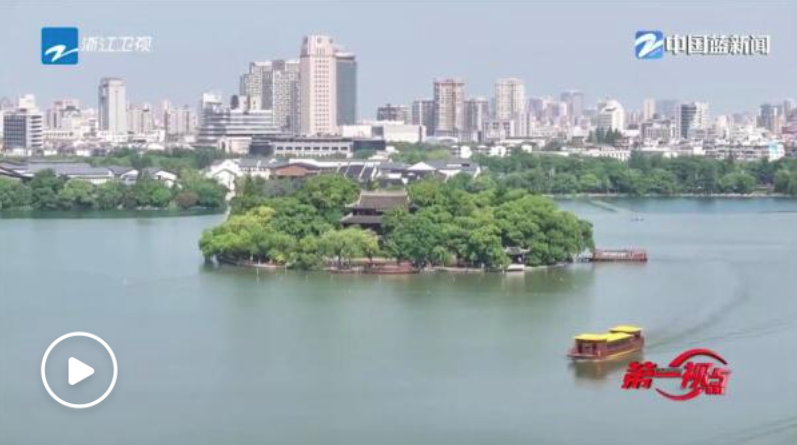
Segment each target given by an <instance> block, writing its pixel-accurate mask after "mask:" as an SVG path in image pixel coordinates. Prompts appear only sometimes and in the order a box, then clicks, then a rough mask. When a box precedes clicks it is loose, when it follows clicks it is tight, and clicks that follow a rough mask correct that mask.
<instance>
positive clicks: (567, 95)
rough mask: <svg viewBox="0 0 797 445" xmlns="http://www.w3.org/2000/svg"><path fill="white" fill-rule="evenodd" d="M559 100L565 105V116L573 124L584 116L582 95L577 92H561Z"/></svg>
mask: <svg viewBox="0 0 797 445" xmlns="http://www.w3.org/2000/svg"><path fill="white" fill-rule="evenodd" d="M559 99H560V100H561V101H562V102H564V103H565V104H567V115H568V116H569V117H570V120H571V122H573V123H575V122H577V121H578V119H579V118H580V117H581V116H583V115H584V93H582V92H581V91H578V90H567V91H563V92H562V94H561V95H560V96H559Z"/></svg>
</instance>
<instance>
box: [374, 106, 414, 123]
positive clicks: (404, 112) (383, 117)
mask: <svg viewBox="0 0 797 445" xmlns="http://www.w3.org/2000/svg"><path fill="white" fill-rule="evenodd" d="M376 120H378V121H397V122H403V123H405V124H409V123H410V109H409V107H408V106H406V105H393V104H389V103H388V104H385V105H382V106H381V107H379V108H377V109H376ZM416 125H420V124H416Z"/></svg>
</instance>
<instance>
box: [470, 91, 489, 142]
mask: <svg viewBox="0 0 797 445" xmlns="http://www.w3.org/2000/svg"><path fill="white" fill-rule="evenodd" d="M489 119H490V101H489V100H487V98H485V97H474V98H471V99H468V100H466V101H465V133H466V134H467V139H468V140H471V141H480V140H481V132H482V131H483V130H484V123H485V122H487V121H488V120H489Z"/></svg>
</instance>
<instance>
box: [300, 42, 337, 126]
mask: <svg viewBox="0 0 797 445" xmlns="http://www.w3.org/2000/svg"><path fill="white" fill-rule="evenodd" d="M336 53H337V49H336V48H335V45H334V44H333V42H332V38H331V37H329V36H322V35H309V36H306V37H305V38H304V42H303V43H302V51H301V57H300V59H299V60H300V69H301V91H302V95H301V107H302V111H301V132H302V133H303V134H306V135H334V134H337V132H338V82H337V77H338V75H337V73H338V69H337V57H335V54H336Z"/></svg>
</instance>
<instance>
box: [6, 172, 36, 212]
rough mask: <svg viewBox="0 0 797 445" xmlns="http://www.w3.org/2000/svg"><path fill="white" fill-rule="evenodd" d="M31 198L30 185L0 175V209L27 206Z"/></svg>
mask: <svg viewBox="0 0 797 445" xmlns="http://www.w3.org/2000/svg"><path fill="white" fill-rule="evenodd" d="M31 199H32V196H31V191H30V187H28V186H26V185H25V184H23V183H22V182H20V181H17V180H14V179H7V178H1V177H0V210H6V209H16V208H22V207H27V206H29V205H30V204H31Z"/></svg>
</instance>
